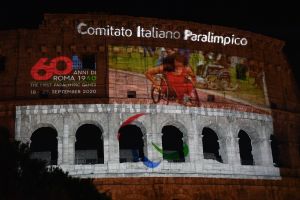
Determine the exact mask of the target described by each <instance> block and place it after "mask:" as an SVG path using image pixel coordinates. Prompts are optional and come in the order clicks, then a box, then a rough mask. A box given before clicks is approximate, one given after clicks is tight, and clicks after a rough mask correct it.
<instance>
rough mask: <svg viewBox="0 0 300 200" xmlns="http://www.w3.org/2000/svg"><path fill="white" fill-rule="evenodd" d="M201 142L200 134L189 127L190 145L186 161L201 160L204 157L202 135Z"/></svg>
mask: <svg viewBox="0 0 300 200" xmlns="http://www.w3.org/2000/svg"><path fill="white" fill-rule="evenodd" d="M200 138H201V141H200V142H201V144H199V136H198V134H197V132H195V130H192V129H188V138H187V141H186V142H187V145H188V147H189V154H188V155H187V156H186V157H185V160H186V162H201V161H200V160H201V159H203V149H202V137H200Z"/></svg>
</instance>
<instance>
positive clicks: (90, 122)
mask: <svg viewBox="0 0 300 200" xmlns="http://www.w3.org/2000/svg"><path fill="white" fill-rule="evenodd" d="M84 124H92V125H94V126H97V127H98V128H99V129H100V130H101V132H102V135H101V137H102V138H101V139H104V137H105V133H106V132H105V131H104V129H103V127H102V126H101V123H99V122H97V121H95V120H83V121H79V122H77V123H76V125H74V126H73V127H72V132H71V134H70V135H71V136H74V137H75V140H76V131H77V130H78V128H79V127H81V126H82V125H84Z"/></svg>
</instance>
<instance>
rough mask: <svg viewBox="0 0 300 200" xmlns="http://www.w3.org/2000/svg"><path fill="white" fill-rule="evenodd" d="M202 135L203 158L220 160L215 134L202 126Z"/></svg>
mask: <svg viewBox="0 0 300 200" xmlns="http://www.w3.org/2000/svg"><path fill="white" fill-rule="evenodd" d="M202 135H203V137H202V144H203V155H204V159H212V160H216V161H219V162H222V157H221V156H220V154H219V148H220V146H219V143H218V139H219V138H218V136H217V134H216V133H215V132H214V131H213V130H212V129H210V128H207V127H204V128H203V130H202Z"/></svg>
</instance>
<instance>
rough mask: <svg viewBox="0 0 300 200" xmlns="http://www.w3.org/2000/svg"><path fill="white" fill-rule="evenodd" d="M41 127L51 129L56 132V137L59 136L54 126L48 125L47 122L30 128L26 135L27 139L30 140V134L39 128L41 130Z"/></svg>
mask: <svg viewBox="0 0 300 200" xmlns="http://www.w3.org/2000/svg"><path fill="white" fill-rule="evenodd" d="M43 127H49V128H53V129H54V130H56V132H57V136H59V132H58V131H57V129H56V127H55V125H54V124H53V123H49V122H42V123H38V124H35V125H33V126H32V128H31V129H30V130H29V133H28V138H31V136H32V134H33V133H34V132H35V131H36V130H38V129H39V128H43Z"/></svg>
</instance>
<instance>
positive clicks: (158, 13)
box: [0, 0, 300, 88]
mask: <svg viewBox="0 0 300 200" xmlns="http://www.w3.org/2000/svg"><path fill="white" fill-rule="evenodd" d="M7 2H8V3H5V4H4V5H3V2H2V5H1V6H0V30H6V29H15V28H37V27H38V25H39V24H40V23H41V22H42V19H43V13H87V12H100V13H101V12H102V13H107V14H120V15H129V16H141V17H155V18H163V19H177V20H184V21H194V22H199V23H202V24H214V25H222V26H227V27H235V28H238V29H242V30H247V31H251V32H255V33H260V34H263V35H267V36H271V37H275V38H278V39H281V40H283V41H285V42H286V46H285V47H284V52H285V53H286V55H287V58H288V60H289V63H290V64H291V66H292V68H293V72H294V75H295V78H296V80H297V83H298V86H299V88H300V50H299V48H298V46H299V45H300V8H299V6H298V5H296V4H298V3H297V1H295V0H291V1H287V0H285V1H276V2H275V1H268V2H267V3H263V2H264V1H263V0H260V1H258V0H252V1H248V0H241V1H239V2H238V1H232V0H215V1H212V0H206V1H203V0H190V1H182V0H181V1H173V2H172V1H169V0H168V1H167V0H165V1H163V0H160V1H157V0H146V1H143V0H139V1H137V0H135V1H132V0H131V1H129V0H122V1H121V0H120V1H116V0H97V1H96V0H73V1H71V0H29V1H28V0H23V1H22V0H18V1H17V0H10V1H7ZM195 2H197V3H195Z"/></svg>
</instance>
